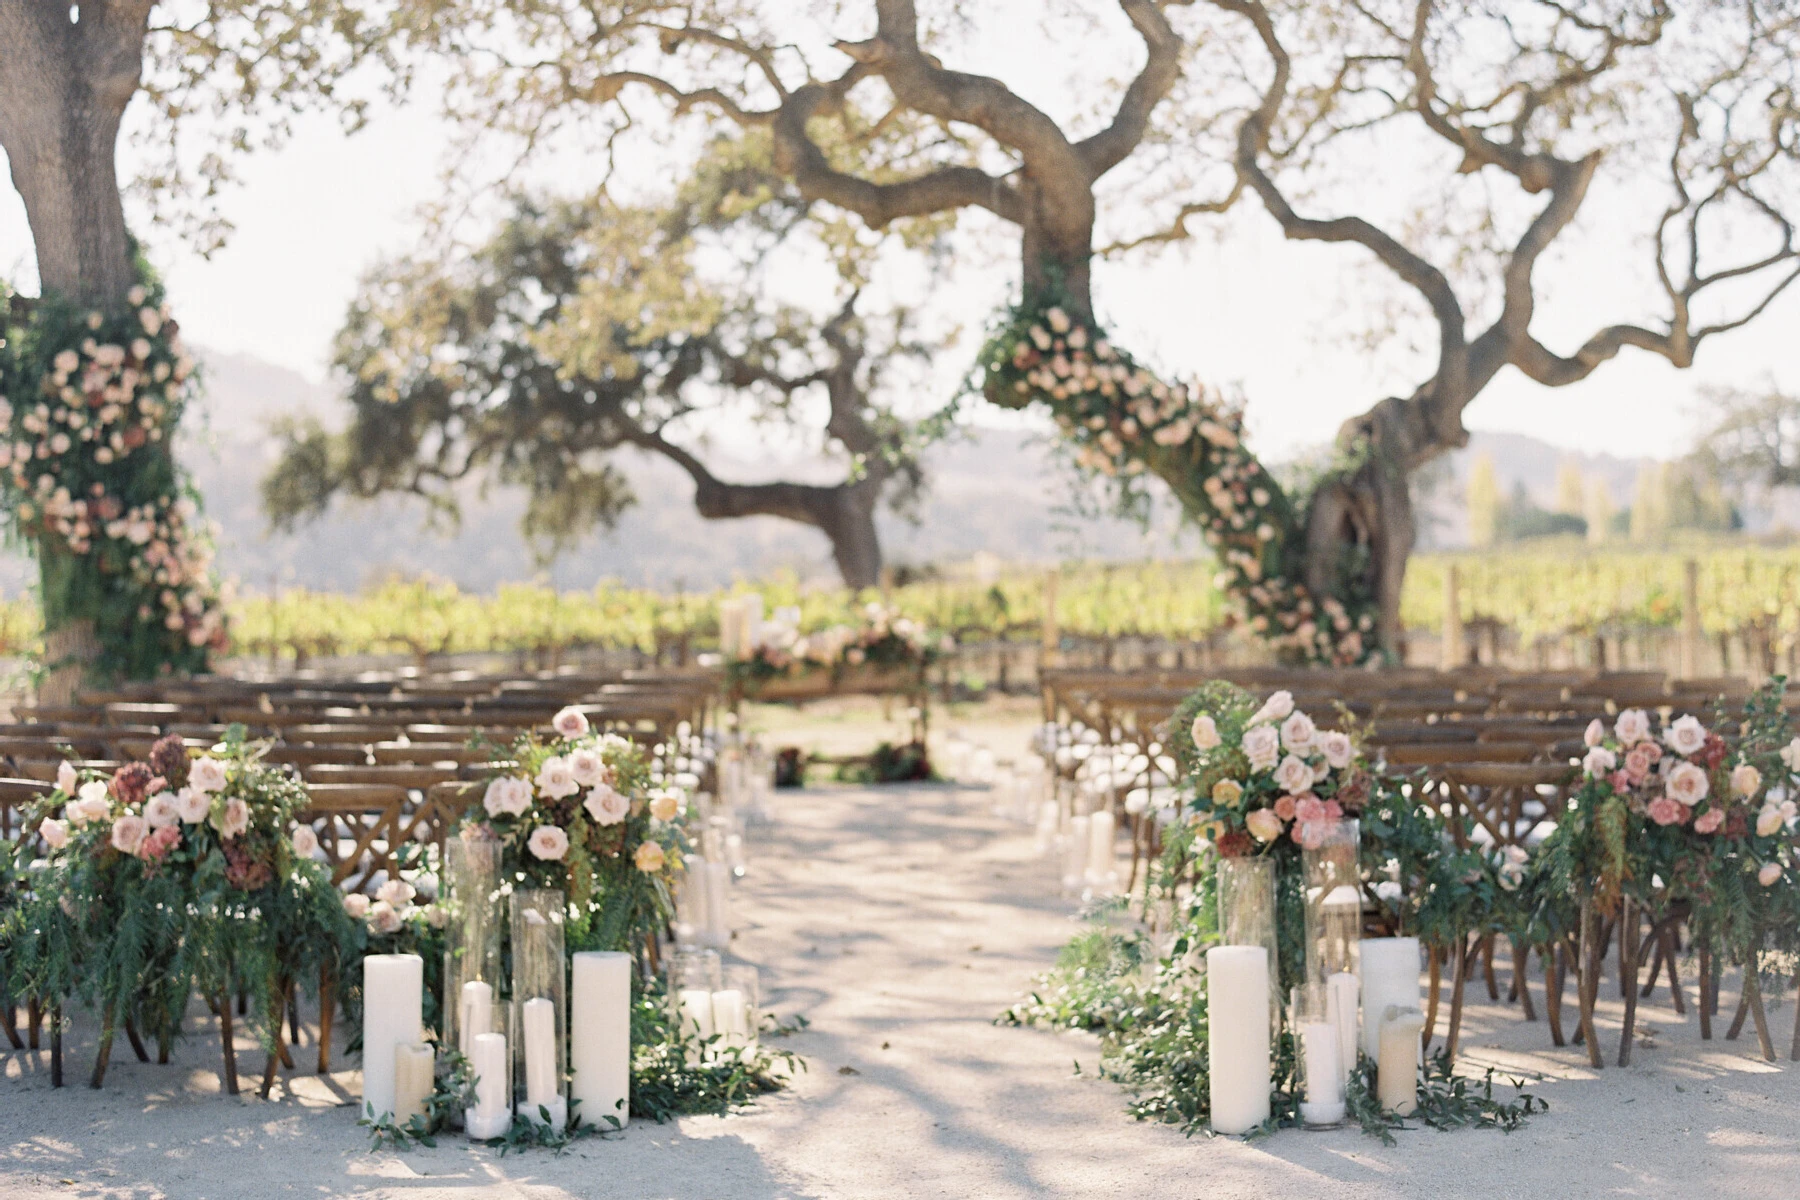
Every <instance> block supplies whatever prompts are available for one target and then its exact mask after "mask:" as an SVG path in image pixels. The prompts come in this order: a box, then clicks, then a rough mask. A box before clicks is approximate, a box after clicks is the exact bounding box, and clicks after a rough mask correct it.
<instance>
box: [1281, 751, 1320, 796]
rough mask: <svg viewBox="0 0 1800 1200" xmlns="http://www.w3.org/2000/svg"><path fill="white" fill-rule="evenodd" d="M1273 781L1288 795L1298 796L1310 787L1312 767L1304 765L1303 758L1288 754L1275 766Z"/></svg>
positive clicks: (1311, 783)
mask: <svg viewBox="0 0 1800 1200" xmlns="http://www.w3.org/2000/svg"><path fill="white" fill-rule="evenodd" d="M1275 782H1276V783H1277V784H1278V785H1280V787H1281V790H1282V791H1284V792H1286V793H1287V794H1288V795H1290V796H1298V795H1299V794H1300V793H1302V792H1304V791H1307V790H1308V789H1309V788H1311V787H1312V785H1313V772H1312V768H1311V767H1309V766H1307V765H1306V760H1305V759H1303V758H1299V757H1296V756H1295V755H1292V754H1290V755H1288V756H1287V757H1286V758H1284V759H1282V760H1281V765H1280V766H1278V767H1276V768H1275Z"/></svg>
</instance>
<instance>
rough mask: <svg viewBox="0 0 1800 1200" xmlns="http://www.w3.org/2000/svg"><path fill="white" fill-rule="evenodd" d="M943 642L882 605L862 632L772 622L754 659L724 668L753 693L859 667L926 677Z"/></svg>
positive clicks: (870, 608)
mask: <svg viewBox="0 0 1800 1200" xmlns="http://www.w3.org/2000/svg"><path fill="white" fill-rule="evenodd" d="M944 647H945V639H943V638H940V637H933V636H932V635H931V633H930V631H929V630H927V629H926V628H925V627H924V626H922V625H920V624H919V623H918V622H917V621H914V620H913V619H912V618H910V617H905V616H901V615H900V614H898V613H896V612H893V611H892V610H890V609H888V608H886V607H885V606H883V605H881V604H876V603H871V604H869V605H867V606H866V607H865V608H864V610H863V620H862V624H861V625H860V626H857V627H855V628H852V627H850V626H848V625H833V626H832V627H830V628H829V629H823V630H819V631H817V632H814V633H807V634H803V633H801V632H800V630H799V627H798V623H797V621H793V620H789V621H771V622H769V623H767V624H766V625H765V626H764V627H763V629H762V630H761V636H760V637H759V638H758V640H757V643H756V645H754V646H753V647H751V648H750V653H749V654H748V655H747V656H745V657H743V658H737V659H733V660H731V661H730V662H728V663H727V664H726V670H727V672H728V674H729V676H730V678H731V681H732V682H733V683H734V684H737V685H738V686H741V687H743V688H744V689H745V690H747V691H754V690H755V688H756V687H757V686H759V685H761V684H764V683H767V682H768V681H770V680H772V679H797V678H801V677H804V676H808V675H816V674H821V673H829V674H830V675H832V676H833V677H834V678H835V677H838V676H841V675H842V674H843V673H845V672H846V671H851V670H855V669H857V668H861V667H875V668H885V669H889V670H898V671H906V672H909V673H913V674H919V673H922V672H923V671H924V670H925V668H927V667H929V666H930V665H931V664H932V663H934V662H936V661H937V658H938V655H939V653H940V652H941V651H942V650H943V649H944Z"/></svg>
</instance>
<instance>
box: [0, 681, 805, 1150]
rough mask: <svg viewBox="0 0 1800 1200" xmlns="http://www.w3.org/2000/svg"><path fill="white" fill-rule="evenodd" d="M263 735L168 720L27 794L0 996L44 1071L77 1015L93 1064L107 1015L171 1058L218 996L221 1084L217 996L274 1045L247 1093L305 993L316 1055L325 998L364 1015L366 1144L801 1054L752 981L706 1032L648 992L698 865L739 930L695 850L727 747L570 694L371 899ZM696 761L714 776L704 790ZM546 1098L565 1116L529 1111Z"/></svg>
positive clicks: (665, 1113) (731, 1077)
mask: <svg viewBox="0 0 1800 1200" xmlns="http://www.w3.org/2000/svg"><path fill="white" fill-rule="evenodd" d="M265 752H266V744H264V743H259V742H256V741H252V740H250V739H248V738H247V737H245V736H244V734H243V731H242V729H241V728H237V727H234V729H233V731H232V733H231V734H230V736H228V737H227V739H226V740H225V741H224V742H222V743H220V744H217V745H214V746H211V747H210V748H206V749H194V748H189V747H187V746H186V745H184V743H183V742H182V740H181V739H180V738H179V737H174V736H171V737H167V738H164V739H162V740H161V741H158V742H157V743H156V744H155V746H154V747H153V748H152V750H151V752H150V754H149V755H148V759H147V761H145V762H133V763H127V764H125V765H123V766H121V767H119V768H118V769H116V770H114V771H111V772H105V773H103V772H99V771H94V770H78V769H77V768H75V767H74V766H72V765H68V764H65V766H64V767H63V768H62V770H61V772H60V773H59V777H58V779H57V780H56V783H55V787H54V790H53V791H52V792H50V794H49V795H48V796H46V797H45V798H44V799H43V800H42V801H41V802H40V803H39V804H38V805H37V806H36V810H35V811H34V812H32V813H30V814H28V817H27V829H28V831H29V832H28V833H27V835H26V836H25V837H23V838H21V839H20V841H19V842H18V843H16V844H12V845H9V846H8V858H7V861H6V863H5V864H4V866H5V868H6V869H5V876H4V879H3V880H0V882H3V884H4V887H0V991H4V994H5V996H6V998H7V999H8V1002H9V1003H26V1004H28V1005H30V1006H31V1008H32V1010H33V1012H38V1011H43V1012H46V1013H48V1014H49V1017H50V1027H51V1031H52V1037H53V1043H52V1049H53V1062H54V1064H55V1069H56V1071H57V1078H56V1080H55V1082H56V1083H57V1084H59V1085H60V1083H61V1078H60V1067H61V1058H62V1055H61V1049H62V1047H61V1033H62V1030H63V1027H64V1024H65V1022H66V1020H67V1018H68V1017H69V1016H71V1015H73V1014H74V1013H75V1012H77V1011H86V1012H91V1013H92V1014H93V1015H94V1017H95V1019H96V1023H97V1024H98V1025H99V1026H100V1034H99V1042H98V1053H97V1059H96V1064H95V1067H94V1072H93V1076H92V1079H91V1082H92V1083H93V1085H94V1086H95V1087H99V1086H101V1085H102V1083H103V1082H104V1078H105V1073H106V1066H107V1062H108V1059H109V1056H110V1054H111V1050H112V1044H113V1040H114V1037H115V1035H116V1033H117V1032H118V1031H120V1030H124V1031H126V1032H127V1033H128V1034H129V1036H130V1040H131V1042H132V1045H133V1047H134V1049H137V1050H138V1053H139V1057H140V1058H145V1059H146V1061H147V1055H146V1052H145V1050H144V1049H143V1040H144V1039H148V1040H149V1041H151V1042H153V1043H154V1044H155V1046H156V1048H157V1050H156V1052H157V1056H158V1060H159V1061H160V1062H164V1063H166V1062H168V1061H170V1058H171V1051H172V1048H173V1047H174V1045H175V1043H176V1042H177V1041H178V1040H180V1039H181V1038H182V1037H183V1036H184V1034H186V1033H188V1032H189V1031H190V1029H191V1027H192V1025H193V1020H192V1017H191V1015H190V1013H189V1007H190V1001H191V1000H192V999H193V998H195V997H199V998H201V999H202V1000H204V1001H205V1002H206V1004H207V1006H208V1007H209V1008H210V1009H211V1011H212V1012H213V1013H214V1014H215V1015H216V1017H217V1019H218V1022H219V1037H220V1039H221V1049H222V1052H223V1059H224V1065H223V1071H222V1080H223V1083H224V1086H225V1088H226V1090H227V1091H232V1092H235V1091H236V1090H237V1077H236V1061H235V1056H234V1053H233V1039H234V1035H235V1030H234V1025H233V1015H234V1003H233V1002H234V1001H236V1006H237V1009H238V1011H240V1012H244V1013H245V1014H246V1015H247V1017H248V1020H249V1023H250V1026H251V1029H252V1030H253V1031H254V1033H255V1034H256V1036H257V1038H258V1040H259V1041H260V1043H261V1044H262V1046H263V1048H264V1049H265V1050H266V1051H267V1053H268V1056H269V1057H268V1064H267V1068H266V1071H265V1074H264V1077H263V1081H262V1088H261V1091H262V1094H263V1095H264V1096H267V1095H269V1093H270V1091H271V1089H272V1087H273V1086H274V1084H275V1082H276V1081H277V1080H278V1078H279V1077H280V1074H279V1068H280V1067H281V1066H283V1065H286V1066H287V1067H288V1068H290V1069H292V1068H293V1066H294V1063H293V1056H292V1054H291V1048H292V1047H291V1046H290V1045H289V1044H288V1041H287V1040H286V1039H288V1038H297V1037H298V1035H299V1018H298V1013H299V1010H300V1005H301V1002H302V1001H303V1000H307V1001H310V1002H311V1003H312V1004H316V1005H317V1006H318V1011H319V1012H320V1014H321V1019H320V1025H319V1029H318V1037H319V1042H320V1055H319V1057H320V1070H321V1073H323V1071H324V1070H325V1068H326V1064H327V1062H328V1060H329V1057H330V1049H331V1040H332V1037H333V1032H332V1022H331V1018H332V1014H333V1012H334V1010H336V1009H339V1008H341V1009H342V1011H343V1012H344V1014H345V1015H346V1016H347V1017H348V1018H349V1019H350V1021H351V1022H352V1023H353V1024H354V1025H355V1026H357V1027H358V1028H360V1032H358V1033H354V1034H353V1035H352V1036H353V1037H354V1038H355V1040H356V1042H357V1043H358V1044H359V1047H360V1050H361V1053H362V1056H363V1073H364V1081H363V1089H364V1097H365V1101H366V1105H365V1113H364V1118H365V1121H366V1122H367V1123H368V1124H370V1125H371V1127H372V1128H373V1130H374V1133H375V1136H376V1138H377V1141H378V1142H379V1141H397V1142H408V1141H412V1140H418V1139H429V1138H431V1137H432V1136H434V1135H435V1134H436V1133H438V1132H439V1131H441V1130H442V1129H444V1128H447V1127H449V1126H452V1125H460V1124H463V1123H464V1119H465V1112H467V1113H468V1114H469V1116H470V1117H471V1119H472V1117H473V1114H474V1111H475V1110H476V1109H477V1108H478V1107H481V1106H482V1105H486V1106H487V1107H489V1108H492V1107H493V1106H495V1105H500V1106H502V1107H503V1109H504V1112H505V1114H506V1116H505V1119H504V1120H503V1121H502V1122H500V1123H499V1124H498V1125H497V1126H492V1127H491V1128H489V1130H488V1132H483V1133H480V1134H479V1136H481V1137H488V1138H491V1137H498V1138H502V1139H504V1140H506V1141H508V1142H509V1143H512V1144H528V1143H529V1144H552V1145H560V1144H563V1143H564V1142H565V1141H566V1140H567V1139H568V1138H569V1137H573V1136H580V1135H582V1134H585V1133H592V1132H605V1131H607V1130H610V1129H614V1128H617V1127H619V1126H620V1125H622V1124H623V1123H624V1121H625V1119H626V1118H627V1116H628V1115H639V1116H646V1117H650V1118H653V1119H657V1120H662V1119H666V1118H668V1117H670V1116H673V1115H677V1114H679V1113H683V1112H697V1111H712V1112H722V1111H727V1110H729V1109H730V1108H732V1107H735V1106H739V1105H742V1104H746V1103H748V1102H750V1101H751V1100H752V1099H753V1098H754V1097H755V1096H756V1095H758V1094H760V1093H762V1092H766V1091H769V1090H772V1089H775V1088H779V1087H781V1086H783V1081H784V1079H785V1077H786V1074H787V1072H788V1071H790V1070H791V1069H792V1068H793V1067H794V1066H795V1065H796V1063H795V1061H794V1059H793V1057H792V1056H791V1055H788V1054H784V1053H780V1052H778V1051H775V1050H772V1049H771V1048H769V1047H768V1046H767V1044H766V1043H765V1041H764V1040H763V1039H762V1038H761V1037H759V1034H761V1033H763V1032H764V1031H765V1030H764V1021H763V1019H762V1017H761V1016H760V1013H758V1012H757V1010H756V1009H755V1006H754V1005H753V1004H751V1005H746V1006H744V1007H743V1009H742V1013H741V1016H740V1017H739V1018H738V1019H737V1021H736V1023H735V1024H734V1025H733V1026H732V1027H731V1028H729V1029H725V1030H715V1029H713V1028H711V1027H707V1028H702V1027H700V1026H699V1025H697V1024H695V1023H694V1022H691V1021H687V1022H684V1021H683V1020H682V1019H681V1015H680V1014H679V1013H677V1012H676V1011H675V1010H674V1008H672V1006H671V1002H670V998H669V997H668V995H666V994H665V984H664V982H663V977H662V973H663V972H662V969H663V968H664V967H666V966H667V965H668V963H667V960H668V958H669V956H670V955H671V953H673V952H682V951H683V947H682V946H681V945H679V944H678V943H677V942H676V941H673V940H669V939H671V937H672V936H675V935H681V936H685V935H687V934H688V933H689V932H690V931H689V930H688V929H687V928H686V927H684V926H681V925H679V924H678V923H677V922H676V919H675V918H676V915H677V911H678V904H677V899H678V898H679V897H681V896H682V895H683V894H684V893H688V892H692V891H693V890H695V889H698V888H700V887H703V886H707V885H708V883H710V884H711V886H712V887H713V888H714V889H715V890H716V891H717V900H716V906H717V909H718V914H719V915H718V917H717V919H716V920H714V921H712V922H711V923H710V924H709V925H708V926H707V929H706V930H705V931H704V932H707V933H714V934H720V944H721V945H723V944H728V942H729V936H730V932H729V931H730V925H729V918H728V908H727V900H726V899H725V896H726V892H727V889H728V884H729V872H728V871H727V872H726V873H725V874H720V873H718V872H716V871H715V872H713V873H712V875H711V876H710V877H707V876H705V875H704V874H703V873H704V871H705V868H706V859H705V857H704V856H703V854H702V850H703V849H704V850H710V851H712V852H713V855H714V858H715V859H717V860H719V865H720V866H721V867H724V865H725V860H726V858H727V854H726V852H725V850H724V849H723V847H724V846H725V844H726V842H727V841H728V840H731V839H728V838H727V836H726V831H728V830H730V829H731V828H732V827H733V824H732V823H733V821H734V819H736V818H738V817H741V812H736V813H734V811H733V809H734V806H738V805H742V804H743V803H744V802H745V801H746V799H748V798H750V793H751V790H752V789H750V788H749V787H748V779H747V776H746V774H745V772H744V769H743V755H742V751H741V750H740V749H739V748H737V747H735V746H726V747H723V748H722V749H721V748H720V747H719V746H717V745H715V744H714V743H713V742H712V741H711V740H709V739H706V738H701V737H698V736H695V735H692V734H687V733H684V734H683V736H682V737H681V738H680V739H678V741H677V742H676V743H672V744H662V745H658V746H656V747H655V748H654V752H653V751H652V749H651V748H648V747H644V746H640V745H638V744H635V743H633V742H631V741H629V740H627V739H625V738H623V737H619V736H617V735H614V734H608V733H601V732H599V731H596V730H594V729H593V728H591V727H590V725H589V722H588V719H587V717H586V716H585V715H584V713H583V712H582V711H580V710H579V709H576V708H568V709H565V710H563V711H562V712H561V713H558V714H557V716H556V719H555V722H554V728H553V730H552V731H551V733H550V735H549V736H547V737H545V736H539V735H537V734H527V735H525V736H522V737H520V738H519V740H518V741H517V742H515V743H513V744H512V745H510V746H505V747H498V746H497V747H493V749H492V752H491V754H490V757H491V758H492V759H493V765H492V768H491V771H492V773H491V776H490V778H489V779H488V780H487V782H486V783H485V784H484V785H480V786H478V787H477V788H476V789H475V791H474V803H473V804H472V805H471V806H470V807H469V808H468V809H467V811H465V812H464V813H463V815H462V816H461V817H460V819H459V820H458V821H457V823H456V825H455V827H454V828H453V829H449V830H446V831H445V834H446V837H447V839H448V840H447V842H446V843H444V844H443V845H442V846H441V847H440V846H437V845H433V844H431V843H430V842H429V841H421V842H416V843H414V844H411V845H409V846H406V847H404V848H398V847H397V848H396V851H397V853H396V855H395V858H394V862H395V866H396V869H395V871H394V872H393V873H391V874H390V873H387V872H382V873H380V874H378V875H377V876H376V877H375V879H373V880H371V883H372V884H373V885H375V886H374V892H373V894H372V895H370V894H366V893H363V892H349V893H345V892H341V891H340V890H339V889H338V888H337V887H336V886H334V884H333V881H332V870H331V866H330V864H331V862H332V861H333V856H332V855H331V854H330V853H328V848H327V847H325V846H322V845H321V842H320V837H319V833H318V831H317V830H316V829H315V827H314V825H313V824H311V823H310V822H309V821H308V820H307V819H306V809H307V804H308V795H307V791H306V787H305V785H304V784H302V782H301V781H300V779H299V777H298V776H297V775H296V774H295V772H294V771H293V770H292V769H291V768H285V767H277V766H273V765H271V764H268V763H266V762H264V761H263V760H262V756H263V754H264V753H265ZM715 760H717V761H715ZM721 766H722V767H724V768H726V769H722V770H721V769H718V768H720V767H721ZM711 777H716V778H717V779H718V780H719V781H720V783H721V784H722V785H723V786H724V788H725V789H726V791H725V794H722V795H717V796H715V795H713V794H712V793H709V792H707V791H702V790H701V785H702V783H703V781H704V780H706V779H708V778H711ZM735 845H736V846H738V847H741V837H738V838H735ZM736 854H737V861H738V863H739V865H740V866H741V861H742V855H741V849H738V850H737V851H736ZM471 864H475V867H474V869H472V868H471ZM481 864H486V874H485V875H483V874H481V872H480V866H481ZM697 875H698V876H700V877H699V878H697V877H696V876H697ZM681 907H691V903H690V902H689V901H687V900H683V902H682V905H681ZM721 931H722V933H721ZM545 937H549V939H550V940H548V941H545V940H544V938H545ZM545 947H552V948H553V949H551V951H550V953H551V957H550V958H549V959H548V960H542V961H539V962H538V963H537V965H536V966H535V967H533V969H535V970H539V972H540V973H539V975H538V976H536V977H534V978H532V979H527V978H526V976H525V975H524V974H522V972H524V971H525V970H526V968H527V964H528V960H532V959H533V956H538V955H539V954H540V950H542V949H543V948H545ZM707 953H711V952H710V951H708V952H707ZM676 956H677V957H679V954H678V953H677V955H676ZM713 957H714V961H716V960H717V955H716V954H715V955H714V956H713ZM546 964H547V965H546ZM571 970H572V971H573V975H572V976H571V975H570V972H571ZM571 982H572V984H573V986H572V990H571V988H570V986H569V985H570V983H571ZM751 990H752V991H754V985H753V984H752V987H751ZM476 999H478V1000H479V1001H480V1009H479V1013H480V1015H479V1018H476V1017H475V1016H473V1015H472V1013H473V1011H474V1010H472V1009H471V1008H470V1003H471V1001H472V1000H476ZM540 1009H541V1010H542V1011H540ZM521 1021H523V1022H524V1024H521ZM484 1035H485V1039H486V1044H485V1046H484V1045H482V1044H480V1043H481V1042H482V1040H483V1039H484ZM340 1036H341V1035H340ZM595 1047H598V1049H595ZM477 1049H482V1050H484V1055H483V1056H480V1057H474V1056H472V1053H471V1052H472V1051H474V1050H477ZM571 1055H573V1056H574V1057H573V1058H572V1057H571ZM515 1076H517V1079H515ZM602 1077H604V1079H603V1082H604V1085H605V1086H604V1087H602V1086H601V1082H597V1081H602ZM527 1079H528V1080H529V1083H528V1084H527V1082H526V1081H527ZM496 1089H498V1090H496ZM596 1089H599V1090H596ZM515 1091H517V1092H518V1093H519V1095H518V1098H517V1100H518V1111H517V1113H516V1115H515V1114H514V1103H515V1101H514V1093H515ZM603 1093H604V1094H606V1095H608V1096H609V1097H610V1099H609V1100H608V1101H607V1102H606V1103H604V1104H590V1108H589V1111H586V1112H583V1111H581V1110H580V1108H579V1104H580V1100H581V1099H582V1097H584V1096H587V1097H589V1098H592V1097H596V1096H599V1095H601V1094H603ZM546 1096H554V1097H555V1098H556V1099H557V1107H558V1110H559V1115H561V1110H562V1108H563V1106H564V1105H565V1103H566V1105H567V1107H568V1108H569V1109H570V1110H571V1111H569V1112H568V1114H567V1118H566V1120H558V1121H555V1122H549V1121H545V1120H540V1119H537V1118H538V1117H539V1115H540V1112H539V1108H540V1106H539V1100H540V1099H542V1098H543V1097H546ZM528 1100H529V1103H528ZM595 1108H599V1109H600V1110H601V1111H594V1109H595ZM469 1128H470V1132H471V1136H477V1127H476V1126H475V1125H474V1124H470V1126H469Z"/></svg>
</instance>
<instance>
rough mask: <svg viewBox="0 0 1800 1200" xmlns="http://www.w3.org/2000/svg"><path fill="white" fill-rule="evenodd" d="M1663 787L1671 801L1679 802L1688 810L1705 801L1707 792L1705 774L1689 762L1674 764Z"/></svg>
mask: <svg viewBox="0 0 1800 1200" xmlns="http://www.w3.org/2000/svg"><path fill="white" fill-rule="evenodd" d="M1664 786H1665V787H1667V788H1668V791H1669V795H1670V796H1671V797H1672V798H1673V799H1676V800H1679V801H1681V803H1683V804H1685V805H1687V806H1688V807H1689V808H1692V807H1694V805H1696V804H1698V803H1700V802H1701V801H1702V800H1704V799H1706V793H1707V791H1708V790H1709V785H1708V784H1707V782H1706V772H1705V771H1703V770H1701V769H1700V768H1699V767H1697V766H1695V765H1694V764H1693V763H1691V762H1684V763H1676V764H1675V768H1674V769H1673V770H1671V771H1670V772H1669V778H1668V779H1667V781H1666V782H1665V784H1664Z"/></svg>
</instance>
